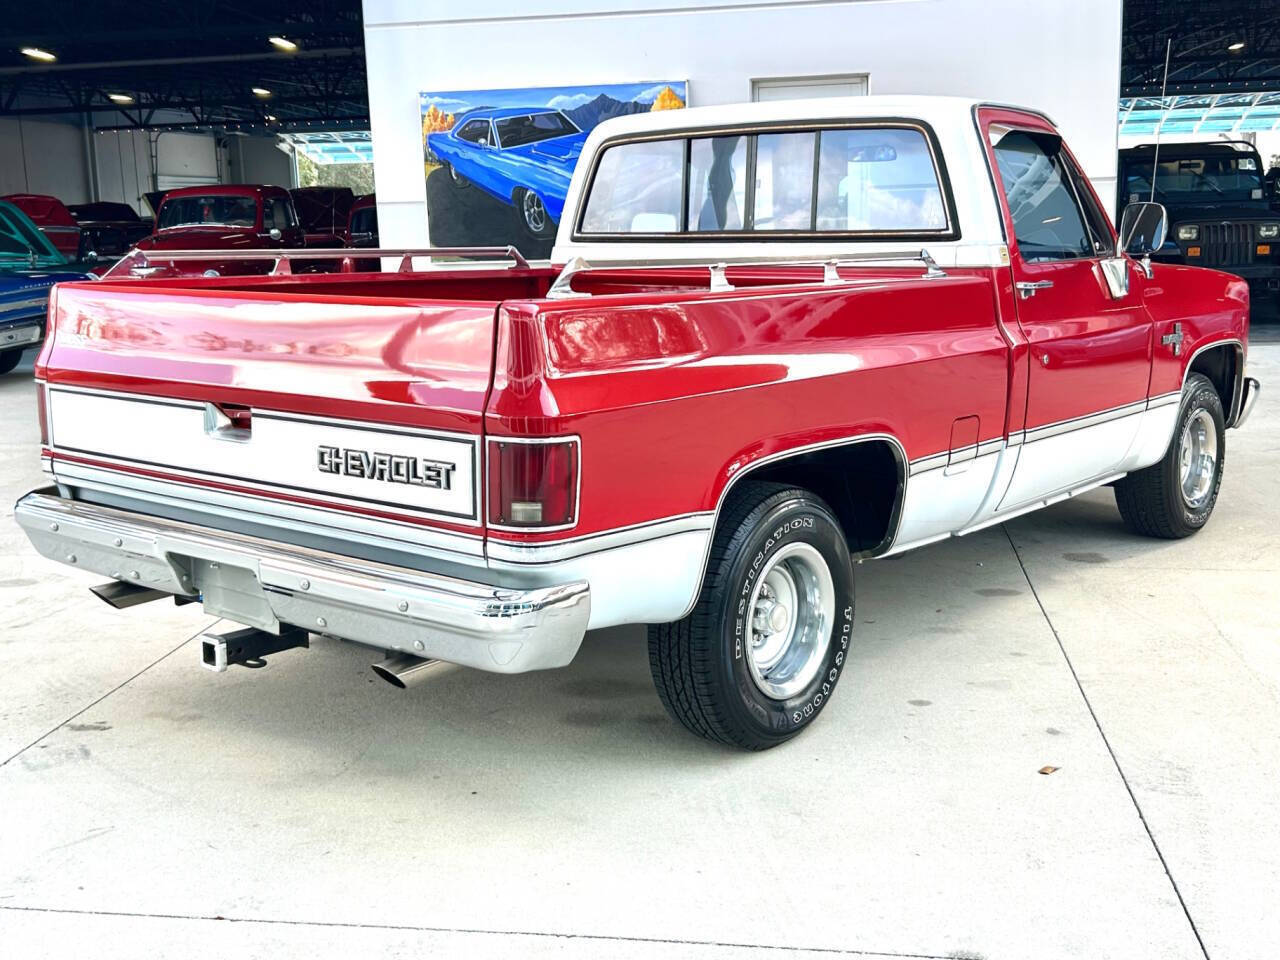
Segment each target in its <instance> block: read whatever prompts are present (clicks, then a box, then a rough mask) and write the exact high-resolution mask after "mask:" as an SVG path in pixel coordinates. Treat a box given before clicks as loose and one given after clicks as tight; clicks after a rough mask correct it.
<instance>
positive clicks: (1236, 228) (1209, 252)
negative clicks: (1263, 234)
mask: <svg viewBox="0 0 1280 960" xmlns="http://www.w3.org/2000/svg"><path fill="white" fill-rule="evenodd" d="M1200 246H1201V247H1202V248H1203V249H1202V250H1201V251H1200V260H1199V261H1198V262H1200V263H1202V264H1204V265H1205V266H1213V267H1236V266H1243V265H1244V264H1248V263H1253V224H1251V223H1206V224H1205V225H1204V226H1202V227H1201V228H1200Z"/></svg>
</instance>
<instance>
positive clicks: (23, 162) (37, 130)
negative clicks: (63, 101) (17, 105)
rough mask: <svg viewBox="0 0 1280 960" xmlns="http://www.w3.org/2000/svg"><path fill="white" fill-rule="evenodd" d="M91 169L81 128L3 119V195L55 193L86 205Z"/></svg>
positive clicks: (0, 151)
mask: <svg viewBox="0 0 1280 960" xmlns="http://www.w3.org/2000/svg"><path fill="white" fill-rule="evenodd" d="M88 169H89V166H88V163H87V162H86V159H85V143H84V133H83V131H82V129H81V127H80V125H79V124H73V123H59V122H56V121H48V120H31V119H29V118H25V117H0V194H6V193H52V194H54V195H55V196H58V197H62V198H64V199H65V201H66V202H67V203H83V202H84V201H86V200H88V199H89V176H88Z"/></svg>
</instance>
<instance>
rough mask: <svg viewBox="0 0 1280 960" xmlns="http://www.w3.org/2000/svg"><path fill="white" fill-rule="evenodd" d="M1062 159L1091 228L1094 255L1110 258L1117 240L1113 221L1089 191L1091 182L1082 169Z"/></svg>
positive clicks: (1067, 158) (1068, 160)
mask: <svg viewBox="0 0 1280 960" xmlns="http://www.w3.org/2000/svg"><path fill="white" fill-rule="evenodd" d="M1062 159H1063V162H1064V163H1065V164H1066V166H1067V170H1068V171H1069V172H1070V174H1071V185H1072V186H1073V187H1074V188H1075V191H1076V199H1078V200H1079V201H1080V206H1081V208H1082V209H1083V210H1084V222H1085V226H1087V227H1088V228H1089V236H1090V238H1091V239H1092V241H1093V253H1094V255H1095V256H1098V257H1109V256H1111V254H1112V253H1113V252H1114V250H1115V238H1114V237H1113V236H1112V234H1111V221H1110V220H1108V219H1107V215H1106V214H1105V213H1103V212H1102V208H1101V207H1099V206H1098V204H1097V201H1096V200H1094V198H1093V193H1092V191H1091V190H1090V189H1089V182H1088V181H1087V180H1086V179H1085V176H1084V174H1083V173H1081V172H1080V168H1079V167H1077V166H1076V165H1075V163H1074V162H1073V161H1072V160H1071V158H1070V157H1067V156H1063V158H1062Z"/></svg>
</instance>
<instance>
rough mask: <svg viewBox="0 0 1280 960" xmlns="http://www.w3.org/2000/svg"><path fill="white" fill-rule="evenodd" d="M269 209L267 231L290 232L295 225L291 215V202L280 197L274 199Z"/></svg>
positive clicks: (270, 202)
mask: <svg viewBox="0 0 1280 960" xmlns="http://www.w3.org/2000/svg"><path fill="white" fill-rule="evenodd" d="M269 204H270V205H269V206H268V208H267V229H268V230H288V229H289V228H290V227H292V226H294V225H295V220H294V218H293V217H292V216H290V214H291V213H292V211H291V210H290V209H289V202H288V201H287V200H284V199H281V198H280V197H272V198H271V200H270V201H269Z"/></svg>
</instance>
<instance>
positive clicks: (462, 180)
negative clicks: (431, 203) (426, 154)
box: [441, 162, 471, 190]
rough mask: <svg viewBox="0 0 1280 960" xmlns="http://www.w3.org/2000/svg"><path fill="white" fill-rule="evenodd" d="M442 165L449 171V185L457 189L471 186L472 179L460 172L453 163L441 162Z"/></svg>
mask: <svg viewBox="0 0 1280 960" xmlns="http://www.w3.org/2000/svg"><path fill="white" fill-rule="evenodd" d="M441 166H442V167H444V168H445V170H447V171H448V172H449V186H451V187H453V189H455V190H465V189H467V187H469V186H471V181H470V180H468V179H467V178H466V177H464V176H463V175H462V174H460V173H459V172H458V170H457V168H456V167H455V166H454V165H453V164H452V163H447V162H446V163H441Z"/></svg>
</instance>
